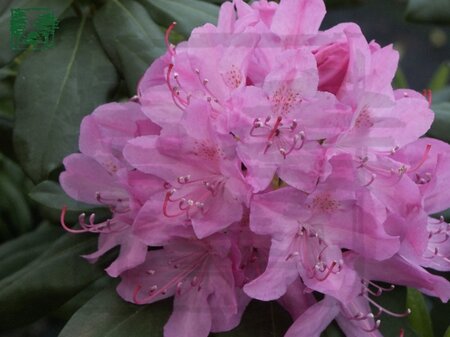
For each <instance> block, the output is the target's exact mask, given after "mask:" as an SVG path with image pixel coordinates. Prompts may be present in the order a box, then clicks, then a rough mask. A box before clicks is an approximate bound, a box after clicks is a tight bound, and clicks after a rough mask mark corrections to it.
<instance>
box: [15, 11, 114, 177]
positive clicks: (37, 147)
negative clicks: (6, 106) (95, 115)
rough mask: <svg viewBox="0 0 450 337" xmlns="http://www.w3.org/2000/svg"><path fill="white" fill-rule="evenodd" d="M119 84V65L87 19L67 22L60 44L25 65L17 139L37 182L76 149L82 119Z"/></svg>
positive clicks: (18, 96)
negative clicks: (112, 61)
mask: <svg viewBox="0 0 450 337" xmlns="http://www.w3.org/2000/svg"><path fill="white" fill-rule="evenodd" d="M49 70H51V71H49ZM44 74H45V76H44ZM117 82H118V78H117V74H116V71H115V69H114V66H113V65H112V64H111V62H110V61H109V59H108V57H107V56H106V54H105V52H104V51H103V49H102V47H101V46H100V43H99V41H98V39H97V36H96V34H95V31H94V29H93V27H92V24H91V22H89V21H87V20H85V19H83V20H81V21H80V20H75V19H74V20H72V19H70V20H68V21H63V22H62V23H61V30H60V31H59V33H58V35H57V39H56V46H55V47H54V48H52V49H49V50H46V51H43V52H39V53H38V52H36V53H33V54H32V55H30V56H29V57H28V58H27V59H26V60H25V61H24V62H23V63H22V64H21V65H20V67H19V74H18V77H17V80H16V86H15V102H16V125H15V130H14V143H15V148H16V152H17V155H18V157H19V160H20V162H21V164H22V166H23V167H24V169H25V171H26V172H27V174H28V175H29V176H30V177H31V178H32V179H33V180H34V181H35V182H39V181H42V180H44V179H45V178H46V177H47V176H48V174H49V172H51V171H52V170H54V169H55V168H56V167H57V166H58V165H59V164H60V162H61V161H62V159H63V157H64V156H65V155H67V154H69V153H72V152H75V151H76V150H77V148H78V146H77V144H78V134H79V127H80V122H81V119H82V117H83V116H85V115H87V114H89V113H91V112H92V110H93V109H94V108H95V107H97V106H98V105H100V104H101V103H104V102H105V101H106V100H107V99H108V97H109V96H110V93H111V91H112V90H113V89H114V88H115V87H116V86H117Z"/></svg>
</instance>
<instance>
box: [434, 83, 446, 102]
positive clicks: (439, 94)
mask: <svg viewBox="0 0 450 337" xmlns="http://www.w3.org/2000/svg"><path fill="white" fill-rule="evenodd" d="M444 102H450V87H446V88H444V89H442V90H439V91H436V92H433V105H436V104H437V103H444Z"/></svg>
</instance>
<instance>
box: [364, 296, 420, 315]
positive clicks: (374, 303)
mask: <svg viewBox="0 0 450 337" xmlns="http://www.w3.org/2000/svg"><path fill="white" fill-rule="evenodd" d="M364 297H365V298H366V299H367V300H368V301H369V302H370V303H371V304H372V305H374V306H375V307H376V308H377V309H378V313H377V314H375V317H379V316H380V315H381V314H382V313H383V312H384V313H386V314H388V315H389V316H393V317H397V318H402V317H406V316H408V315H410V314H411V309H409V308H407V309H406V311H405V312H403V313H396V312H392V311H390V310H388V309H386V308H384V307H382V306H381V305H380V304H378V303H377V302H375V301H374V300H372V299H371V298H370V297H369V296H364Z"/></svg>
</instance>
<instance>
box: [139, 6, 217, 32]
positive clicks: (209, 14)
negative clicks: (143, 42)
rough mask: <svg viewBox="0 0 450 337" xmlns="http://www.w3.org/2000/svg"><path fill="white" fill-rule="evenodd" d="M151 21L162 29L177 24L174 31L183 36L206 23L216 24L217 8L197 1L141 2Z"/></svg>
mask: <svg viewBox="0 0 450 337" xmlns="http://www.w3.org/2000/svg"><path fill="white" fill-rule="evenodd" d="M141 1H142V2H143V4H144V6H146V7H147V8H148V10H149V11H150V14H151V15H152V16H153V19H154V20H155V21H156V22H157V23H159V24H160V25H162V26H164V27H168V26H169V25H170V24H171V23H172V22H173V21H176V22H177V27H176V30H177V31H179V32H180V33H182V34H184V35H185V36H189V35H190V34H191V31H192V30H193V29H194V28H195V27H198V26H201V25H203V24H205V23H207V22H209V23H213V24H216V23H217V16H218V14H219V7H218V6H216V5H213V4H210V3H205V2H202V1H199V0H183V1H179V0H141Z"/></svg>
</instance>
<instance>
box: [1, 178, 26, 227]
mask: <svg viewBox="0 0 450 337" xmlns="http://www.w3.org/2000/svg"><path fill="white" fill-rule="evenodd" d="M0 210H1V211H2V213H4V214H6V215H7V218H6V219H7V221H8V223H9V224H10V228H11V231H12V232H13V233H16V234H22V233H26V232H27V231H29V230H30V229H31V228H32V227H33V223H32V217H31V212H30V209H29V207H28V204H27V201H26V199H25V196H24V195H23V191H22V190H21V189H20V186H17V185H15V184H14V183H13V182H12V181H11V179H10V177H9V176H8V175H7V174H5V173H4V172H0Z"/></svg>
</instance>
